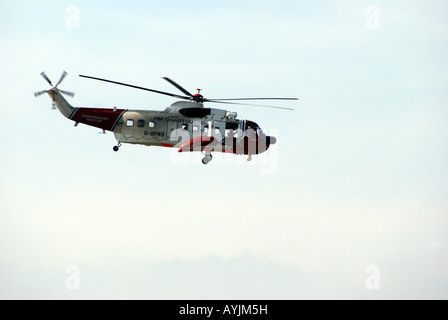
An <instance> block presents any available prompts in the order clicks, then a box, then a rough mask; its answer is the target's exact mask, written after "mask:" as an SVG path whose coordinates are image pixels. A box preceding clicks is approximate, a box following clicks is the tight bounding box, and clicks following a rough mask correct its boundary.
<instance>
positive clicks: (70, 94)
mask: <svg viewBox="0 0 448 320" xmlns="http://www.w3.org/2000/svg"><path fill="white" fill-rule="evenodd" d="M59 91H60V92H61V93H63V94H66V95H68V96H69V97H72V98H73V97H74V96H75V93H74V92H71V91H65V90H59Z"/></svg>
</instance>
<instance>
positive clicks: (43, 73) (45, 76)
mask: <svg viewBox="0 0 448 320" xmlns="http://www.w3.org/2000/svg"><path fill="white" fill-rule="evenodd" d="M40 75H41V76H42V77H43V78H44V79H45V80H47V82H48V83H49V84H50V86H53V84H52V83H51V81H50V78H48V77H47V75H46V74H45V72H43V71H42V72H41V73H40Z"/></svg>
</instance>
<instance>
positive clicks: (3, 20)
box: [0, 0, 448, 299]
mask: <svg viewBox="0 0 448 320" xmlns="http://www.w3.org/2000/svg"><path fill="white" fill-rule="evenodd" d="M447 13H448V4H447V3H446V1H443V0H430V1H415V0H412V1H404V0H393V1H390V0H389V1H380V0H369V1H363V0H362V1H344V0H335V1H313V2H310V1H297V0H294V1H293V0H275V1H273V0H272V1H271V0H257V1H254V0H240V1H236V0H235V1H232V0H231V1H164V2H160V1H133V2H132V3H130V2H124V1H96V2H94V3H93V2H92V1H76V0H72V1H45V2H44V3H42V2H39V3H37V2H36V1H24V0H18V1H10V0H0V41H1V46H0V70H1V74H2V76H1V77H0V88H1V89H0V90H1V94H0V110H1V114H2V125H1V126H0V136H1V137H2V149H1V152H0V299H447V298H448V271H447V270H448V247H447V246H448V235H447V231H446V226H447V225H448V217H447V213H448V197H447V194H448V170H447V168H446V164H447V163H448V149H447V145H448V144H447V142H448V129H447V126H446V120H447V118H448V108H447V103H446V101H447V98H448V90H447V89H448V77H447V71H448V60H447V58H446V57H448V22H447V20H446V15H447ZM64 70H65V71H67V72H68V76H67V78H66V79H65V80H64V82H63V83H62V84H61V85H60V86H59V87H60V88H61V89H64V90H69V91H74V92H76V95H75V97H74V98H68V101H69V102H70V103H71V104H72V105H74V106H91V107H113V106H117V107H119V108H120V107H123V108H129V109H141V110H160V111H162V110H164V109H165V108H166V107H168V106H169V105H170V104H171V103H173V102H175V99H173V98H171V97H166V96H159V95H156V94H153V93H148V92H144V91H139V90H134V89H131V88H126V87H120V86H114V85H112V84H107V83H101V82H96V81H93V80H89V79H84V78H80V77H78V75H80V74H85V75H90V76H94V77H103V78H107V79H111V80H115V81H120V82H126V83H131V84H134V85H138V86H143V87H148V88H152V89H155V90H161V91H169V92H173V93H179V92H176V89H175V88H174V87H172V86H171V85H170V84H169V83H167V82H166V81H164V80H163V79H162V77H164V76H167V77H170V78H171V79H173V80H175V81H176V82H178V83H179V84H181V85H182V86H183V87H185V88H186V89H187V90H189V91H194V90H195V89H196V88H201V89H203V91H202V92H201V93H202V94H204V96H205V97H207V98H234V97H259V96H262V97H265V96H268V97H269V96H271V97H277V96H280V97H283V96H285V97H298V98H299V99H300V100H299V101H285V102H281V105H279V106H283V107H289V108H294V111H283V110H276V109H265V108H254V107H248V106H228V108H227V109H228V110H230V111H236V112H237V113H238V118H240V119H248V120H252V121H255V122H257V123H258V124H259V125H260V126H261V128H263V130H264V131H266V132H267V133H270V134H272V135H274V136H276V137H277V140H278V143H277V144H276V145H275V146H273V147H272V148H270V149H269V151H268V152H266V153H264V154H262V155H257V156H254V157H253V160H252V161H251V162H248V161H246V159H245V158H244V157H239V156H234V155H221V154H216V155H215V156H214V159H213V161H212V162H211V163H209V164H208V165H207V166H204V165H202V163H201V155H200V154H196V153H191V154H179V153H177V152H176V151H175V150H170V149H167V148H157V147H145V146H135V145H123V146H122V147H121V149H120V151H119V152H117V153H115V152H113V151H112V147H113V146H114V145H115V144H116V141H115V138H114V136H113V134H111V133H107V134H106V135H103V134H98V131H99V130H98V129H96V128H92V127H87V126H85V125H79V126H78V127H76V128H75V127H74V126H73V123H72V122H71V121H69V120H67V119H65V118H64V117H63V116H62V115H61V114H60V113H59V112H58V111H56V110H52V109H51V101H50V99H49V97H47V96H41V97H38V98H35V97H34V95H33V93H34V92H35V91H39V90H43V89H47V88H48V84H47V83H46V82H45V80H44V79H43V78H42V77H41V76H40V75H39V74H40V72H42V71H45V72H46V74H47V75H48V76H49V77H50V79H52V80H53V81H54V82H55V81H57V79H58V78H59V77H60V75H61V73H62V72H63V71H64ZM277 105H278V104H277ZM209 106H210V107H218V106H213V105H209ZM219 107H223V105H219ZM224 107H225V106H224Z"/></svg>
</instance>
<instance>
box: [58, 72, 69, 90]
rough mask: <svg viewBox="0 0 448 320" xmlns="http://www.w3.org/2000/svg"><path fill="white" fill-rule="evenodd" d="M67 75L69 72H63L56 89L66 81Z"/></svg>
mask: <svg viewBox="0 0 448 320" xmlns="http://www.w3.org/2000/svg"><path fill="white" fill-rule="evenodd" d="M66 75H67V72H65V71H64V72H62V74H61V77H60V78H59V81H58V83H56V85H55V87H57V86H58V85H60V84H61V82H62V81H63V80H64V78H65V76H66Z"/></svg>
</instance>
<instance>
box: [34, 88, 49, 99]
mask: <svg viewBox="0 0 448 320" xmlns="http://www.w3.org/2000/svg"><path fill="white" fill-rule="evenodd" d="M46 92H47V90H42V91H37V92H34V96H35V97H36V98H37V97H38V96H41V95H43V94H44V93H46Z"/></svg>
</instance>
